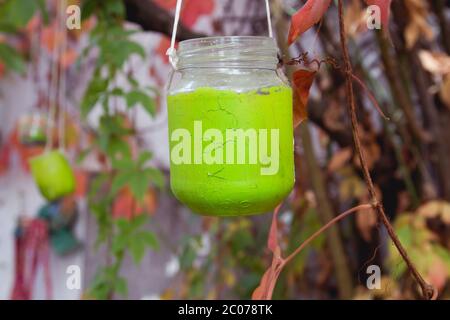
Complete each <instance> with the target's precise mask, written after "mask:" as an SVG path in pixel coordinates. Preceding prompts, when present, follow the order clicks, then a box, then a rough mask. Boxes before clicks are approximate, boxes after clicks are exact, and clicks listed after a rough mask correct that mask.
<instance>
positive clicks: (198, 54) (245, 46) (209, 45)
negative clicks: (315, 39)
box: [178, 36, 278, 70]
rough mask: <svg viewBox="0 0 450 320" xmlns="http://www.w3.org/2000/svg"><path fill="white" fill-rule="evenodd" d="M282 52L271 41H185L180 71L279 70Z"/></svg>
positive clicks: (258, 39)
mask: <svg viewBox="0 0 450 320" xmlns="http://www.w3.org/2000/svg"><path fill="white" fill-rule="evenodd" d="M277 54H278V48H277V45H276V42H275V40H274V39H273V38H269V37H247V36H246V37H209V38H200V39H192V40H187V41H182V42H181V43H180V47H179V62H178V69H180V70H182V69H187V68H232V69H269V70H276V69H277V65H278V55H277Z"/></svg>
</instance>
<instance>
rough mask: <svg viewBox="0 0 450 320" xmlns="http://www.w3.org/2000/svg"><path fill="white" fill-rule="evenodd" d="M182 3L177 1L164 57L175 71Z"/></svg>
mask: <svg viewBox="0 0 450 320" xmlns="http://www.w3.org/2000/svg"><path fill="white" fill-rule="evenodd" d="M265 2H266V12H267V25H268V28H269V37H271V38H273V31H272V17H271V15H270V5H269V0H265ZM182 3H183V0H177V6H176V8H175V20H174V24H173V31H172V40H171V42H170V48H169V49H168V50H167V52H166V55H167V56H168V57H169V61H170V64H171V65H172V67H173V68H174V69H175V70H176V69H177V64H178V56H177V50H176V49H175V44H176V40H177V31H178V24H179V22H180V15H181V6H182Z"/></svg>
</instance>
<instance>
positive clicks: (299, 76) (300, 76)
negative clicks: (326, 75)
mask: <svg viewBox="0 0 450 320" xmlns="http://www.w3.org/2000/svg"><path fill="white" fill-rule="evenodd" d="M316 74H317V72H316V71H311V70H306V69H300V70H297V71H295V72H294V74H293V76H292V87H293V91H294V92H293V95H294V106H293V108H294V111H293V112H294V124H293V125H294V128H296V127H297V126H298V125H299V124H300V123H301V122H302V121H303V120H305V119H306V118H308V110H307V107H308V98H309V91H310V90H311V86H312V84H313V82H314V79H315V78H316Z"/></svg>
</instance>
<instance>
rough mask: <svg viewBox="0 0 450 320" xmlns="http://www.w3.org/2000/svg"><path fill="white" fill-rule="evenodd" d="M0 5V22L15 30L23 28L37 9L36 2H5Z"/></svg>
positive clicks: (10, 0) (25, 0) (12, 0)
mask: <svg viewBox="0 0 450 320" xmlns="http://www.w3.org/2000/svg"><path fill="white" fill-rule="evenodd" d="M0 4H1V5H0V21H2V22H3V23H5V24H10V25H12V26H14V27H15V28H17V29H19V28H23V27H25V26H26V25H27V23H28V21H30V20H31V18H32V17H33V15H34V14H35V12H36V10H37V9H38V8H39V4H38V2H36V1H30V0H6V1H3V2H0Z"/></svg>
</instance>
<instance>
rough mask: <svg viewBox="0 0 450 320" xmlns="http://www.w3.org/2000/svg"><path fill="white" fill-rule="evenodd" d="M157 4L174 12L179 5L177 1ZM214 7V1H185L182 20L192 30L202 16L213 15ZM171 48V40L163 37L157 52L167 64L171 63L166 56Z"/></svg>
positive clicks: (161, 0)
mask: <svg viewBox="0 0 450 320" xmlns="http://www.w3.org/2000/svg"><path fill="white" fill-rule="evenodd" d="M155 3H156V4H157V5H158V6H160V7H161V8H164V9H166V10H173V9H175V7H176V5H177V0H155ZM214 7H215V1H214V0H184V1H183V7H182V9H181V17H180V20H181V22H182V23H183V24H184V25H185V26H187V27H189V28H192V27H193V26H194V25H195V24H196V23H197V21H198V19H199V18H200V17H201V16H204V15H210V14H211V13H213V11H214ZM169 47H170V39H169V38H167V37H162V38H161V41H160V42H159V45H158V47H157V48H156V51H155V53H156V54H157V55H159V56H160V57H161V58H162V59H163V61H164V63H166V64H167V63H169V59H168V58H167V56H166V52H167V49H169Z"/></svg>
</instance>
